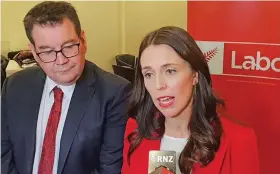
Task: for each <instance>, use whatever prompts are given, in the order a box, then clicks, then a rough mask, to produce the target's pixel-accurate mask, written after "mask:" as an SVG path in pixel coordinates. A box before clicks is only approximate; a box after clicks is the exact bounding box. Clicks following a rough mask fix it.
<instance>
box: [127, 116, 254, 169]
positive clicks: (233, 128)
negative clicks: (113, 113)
mask: <svg viewBox="0 0 280 174" xmlns="http://www.w3.org/2000/svg"><path fill="white" fill-rule="evenodd" d="M221 122H222V125H223V130H224V134H223V136H222V138H221V144H220V148H219V150H218V152H217V153H216V155H215V158H214V160H213V161H212V162H211V163H209V164H208V165H207V166H206V167H201V166H199V165H198V164H195V165H194V168H193V171H192V174H259V158H258V147H257V139H256V135H255V133H254V131H253V129H251V128H248V127H245V126H243V125H239V124H237V123H234V122H233V121H230V120H228V119H226V118H221ZM135 128H137V123H136V121H135V120H134V119H129V120H128V122H127V126H126V132H125V137H127V136H128V135H129V134H130V133H131V132H132V131H133V130H134V129H135ZM129 145H130V144H129V142H128V140H127V138H125V141H124V152H123V157H124V163H123V168H122V174H147V173H148V158H149V151H150V150H159V149H160V140H148V139H144V140H143V141H142V143H141V144H140V145H139V147H138V148H137V149H136V150H135V151H134V152H133V153H132V155H131V157H130V165H128V163H127V153H128V148H129Z"/></svg>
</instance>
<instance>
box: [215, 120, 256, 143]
mask: <svg viewBox="0 0 280 174" xmlns="http://www.w3.org/2000/svg"><path fill="white" fill-rule="evenodd" d="M220 120H221V123H222V127H223V131H224V135H225V136H226V137H227V138H228V139H231V140H232V139H234V140H241V141H242V140H244V139H249V140H250V139H255V137H256V135H255V131H254V129H253V128H252V127H251V126H249V125H246V124H245V123H242V122H240V121H238V120H236V119H234V118H230V117H220Z"/></svg>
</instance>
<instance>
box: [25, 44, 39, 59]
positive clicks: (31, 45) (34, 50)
mask: <svg viewBox="0 0 280 174" xmlns="http://www.w3.org/2000/svg"><path fill="white" fill-rule="evenodd" d="M28 47H29V49H30V51H31V52H32V55H33V57H34V59H35V60H36V62H38V63H39V61H40V60H39V57H38V56H37V54H36V49H35V46H34V45H33V44H32V43H29V44H28Z"/></svg>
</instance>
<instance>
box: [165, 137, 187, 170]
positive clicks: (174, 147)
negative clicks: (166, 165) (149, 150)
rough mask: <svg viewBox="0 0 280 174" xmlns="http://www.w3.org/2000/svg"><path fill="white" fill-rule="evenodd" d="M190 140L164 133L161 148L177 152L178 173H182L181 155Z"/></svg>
mask: <svg viewBox="0 0 280 174" xmlns="http://www.w3.org/2000/svg"><path fill="white" fill-rule="evenodd" d="M187 142H188V138H174V137H170V136H167V135H163V137H162V139H161V142H160V150H162V151H175V152H176V174H180V173H181V172H180V169H179V157H180V154H181V152H182V151H183V149H184V147H185V146H186V144H187Z"/></svg>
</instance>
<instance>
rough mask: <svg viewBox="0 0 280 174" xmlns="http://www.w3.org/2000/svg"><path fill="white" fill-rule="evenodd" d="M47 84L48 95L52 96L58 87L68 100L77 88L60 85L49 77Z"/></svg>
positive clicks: (73, 85)
mask: <svg viewBox="0 0 280 174" xmlns="http://www.w3.org/2000/svg"><path fill="white" fill-rule="evenodd" d="M46 83H47V94H49V95H51V93H52V90H53V88H54V87H56V86H57V87H58V88H60V89H61V90H62V91H63V95H64V96H65V97H66V98H68V99H71V96H72V93H73V91H74V88H75V86H76V84H72V85H69V86H63V85H58V84H57V83H55V82H54V81H53V80H52V79H50V78H49V77H48V76H47V78H46Z"/></svg>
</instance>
